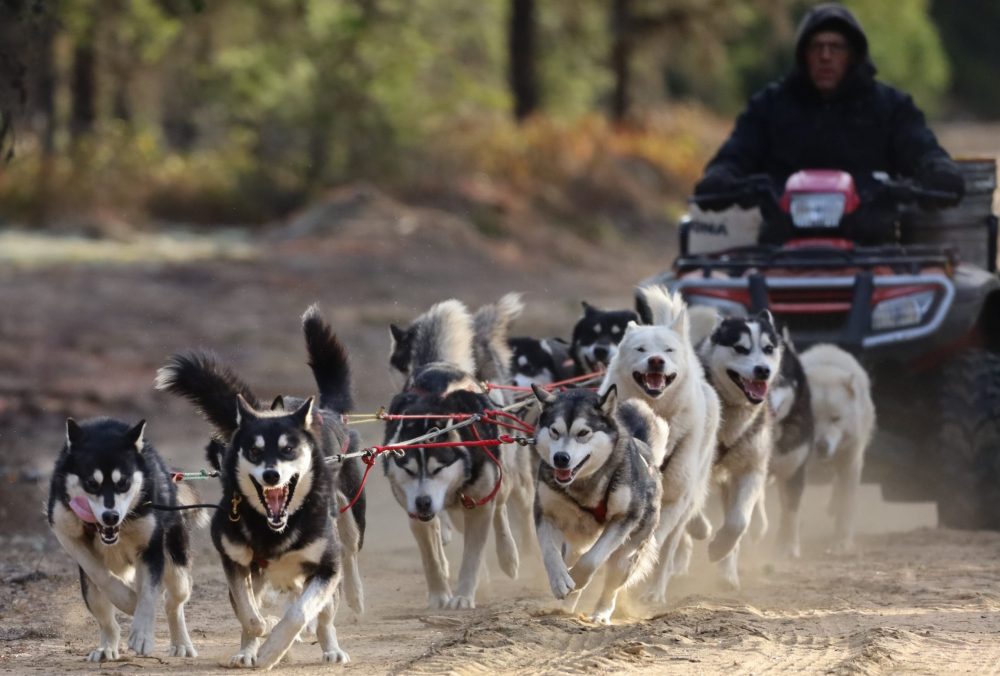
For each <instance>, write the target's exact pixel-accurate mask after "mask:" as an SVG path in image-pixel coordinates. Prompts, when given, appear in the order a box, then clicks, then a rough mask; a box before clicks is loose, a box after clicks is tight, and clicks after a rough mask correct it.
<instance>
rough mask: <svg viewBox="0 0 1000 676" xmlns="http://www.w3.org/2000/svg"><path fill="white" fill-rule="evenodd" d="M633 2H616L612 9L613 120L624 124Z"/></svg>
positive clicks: (623, 0)
mask: <svg viewBox="0 0 1000 676" xmlns="http://www.w3.org/2000/svg"><path fill="white" fill-rule="evenodd" d="M630 5H631V0H614V4H613V5H612V9H611V12H612V14H611V32H612V36H613V39H612V44H611V71H612V73H613V74H614V79H615V88H614V92H613V93H612V95H611V119H612V120H614V121H615V122H616V123H620V122H624V121H625V118H626V116H627V115H628V112H629V103H630V102H629V62H630V60H631V56H632V38H631V36H630V35H629V30H628V27H629V19H630V14H631V7H630Z"/></svg>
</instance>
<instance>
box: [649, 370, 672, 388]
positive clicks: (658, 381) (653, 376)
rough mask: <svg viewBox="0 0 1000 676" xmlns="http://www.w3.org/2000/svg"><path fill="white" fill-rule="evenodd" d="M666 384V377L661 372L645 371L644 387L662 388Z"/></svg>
mask: <svg viewBox="0 0 1000 676" xmlns="http://www.w3.org/2000/svg"><path fill="white" fill-rule="evenodd" d="M666 386H667V377H666V376H665V375H663V374H662V373H647V374H646V387H648V388H649V389H651V390H662V389H663V388H664V387H666Z"/></svg>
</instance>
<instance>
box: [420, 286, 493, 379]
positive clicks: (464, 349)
mask: <svg viewBox="0 0 1000 676" xmlns="http://www.w3.org/2000/svg"><path fill="white" fill-rule="evenodd" d="M407 332H408V333H410V334H412V341H411V345H410V350H411V352H410V371H409V372H410V373H413V372H414V371H416V370H417V369H419V368H420V367H422V366H426V365H427V364H430V363H433V362H446V363H448V364H451V365H452V366H457V367H458V368H460V369H461V370H463V371H465V372H467V373H473V372H475V369H476V363H475V359H474V357H473V354H472V342H473V341H472V337H473V328H472V316H471V315H470V314H469V309H468V308H467V307H465V304H464V303H462V302H461V301H459V300H456V299H454V298H452V299H449V300H444V301H441V302H440V303H436V304H434V305H432V306H431V308H430V309H429V310H427V312H425V313H424V314H422V315H420V316H419V317H417V318H416V319H415V320H413V324H412V325H411V326H410V328H409V329H408V330H407Z"/></svg>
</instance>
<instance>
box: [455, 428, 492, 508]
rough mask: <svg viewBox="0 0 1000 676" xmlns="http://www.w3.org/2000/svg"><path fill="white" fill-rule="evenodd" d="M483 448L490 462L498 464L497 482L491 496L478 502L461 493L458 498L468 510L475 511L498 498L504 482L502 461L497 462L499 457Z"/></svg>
mask: <svg viewBox="0 0 1000 676" xmlns="http://www.w3.org/2000/svg"><path fill="white" fill-rule="evenodd" d="M476 436H477V438H478V436H479V435H478V434H476ZM481 448H482V449H483V450H484V451H485V452H486V455H488V456H489V457H490V460H492V461H493V462H494V464H496V466H497V482H496V484H495V485H494V486H493V490H492V491H490V493H489V495H487V496H486V497H485V498H480V499H479V500H476V499H475V498H473V497H470V496H468V495H466V494H465V493H464V492H463V493H459V495H458V497H459V499H460V500H461V501H462V506H463V507H465V508H466V509H475V508H476V507H482V506H483V505H485V504H486V503H488V502H489V501H490V500H492V499H493V498H495V497H496V496H497V493H499V492H500V483H501V482H502V481H503V467H502V466H501V465H500V461H499V460H497V457H496V456H495V455H493V453H492V452H491V451H490V449H489V448H488V447H487V446H482V447H481Z"/></svg>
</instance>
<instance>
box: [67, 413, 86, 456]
mask: <svg viewBox="0 0 1000 676" xmlns="http://www.w3.org/2000/svg"><path fill="white" fill-rule="evenodd" d="M81 439H83V429H82V428H81V427H80V424H79V423H78V422H76V421H75V420H73V419H72V418H66V446H67V447H68V448H70V449H72V448H73V444H78V443H80V440H81Z"/></svg>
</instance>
